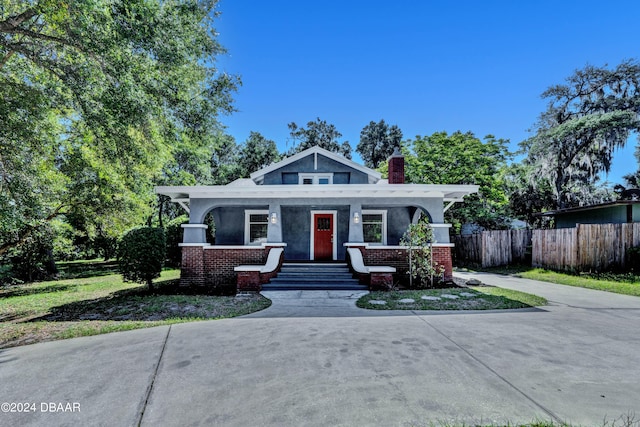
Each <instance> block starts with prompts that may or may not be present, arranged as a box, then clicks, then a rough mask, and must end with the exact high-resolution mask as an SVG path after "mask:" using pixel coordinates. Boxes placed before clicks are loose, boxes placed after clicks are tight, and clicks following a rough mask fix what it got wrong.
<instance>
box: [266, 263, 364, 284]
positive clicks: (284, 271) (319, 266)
mask: <svg viewBox="0 0 640 427" xmlns="http://www.w3.org/2000/svg"><path fill="white" fill-rule="evenodd" d="M262 289H263V290H367V286H364V285H361V284H360V283H359V282H358V280H357V279H354V278H353V275H352V274H351V272H350V271H349V267H348V266H347V264H343V263H340V264H337V263H333V264H329V263H284V264H283V265H282V268H281V269H280V272H279V273H278V275H277V276H276V277H274V278H273V279H271V281H270V282H269V283H267V284H264V285H262Z"/></svg>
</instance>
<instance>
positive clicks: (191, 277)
mask: <svg viewBox="0 0 640 427" xmlns="http://www.w3.org/2000/svg"><path fill="white" fill-rule="evenodd" d="M269 249H270V248H263V247H261V246H257V247H255V248H254V247H251V248H241V249H240V248H238V247H230V248H229V247H224V246H218V247H216V246H204V247H203V246H183V247H182V268H181V271H180V285H181V286H205V287H208V288H226V287H229V288H233V289H235V288H236V280H237V275H236V272H235V271H234V270H233V269H234V267H237V266H239V265H242V264H264V263H265V261H266V259H267V254H268V251H269Z"/></svg>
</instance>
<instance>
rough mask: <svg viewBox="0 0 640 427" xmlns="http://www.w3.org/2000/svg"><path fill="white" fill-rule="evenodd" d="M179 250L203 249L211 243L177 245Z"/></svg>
mask: <svg viewBox="0 0 640 427" xmlns="http://www.w3.org/2000/svg"><path fill="white" fill-rule="evenodd" d="M178 246H179V247H181V248H192V247H203V248H207V247H209V246H211V243H178Z"/></svg>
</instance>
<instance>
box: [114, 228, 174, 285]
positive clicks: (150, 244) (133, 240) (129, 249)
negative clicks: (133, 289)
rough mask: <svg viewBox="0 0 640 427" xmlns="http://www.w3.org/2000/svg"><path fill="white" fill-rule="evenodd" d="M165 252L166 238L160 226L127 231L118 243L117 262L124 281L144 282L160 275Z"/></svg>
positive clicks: (148, 282)
mask: <svg viewBox="0 0 640 427" xmlns="http://www.w3.org/2000/svg"><path fill="white" fill-rule="evenodd" d="M166 253H167V239H166V236H165V232H164V230H163V229H162V228H154V227H142V228H135V229H133V230H131V231H129V232H128V233H127V234H125V235H124V237H122V240H120V243H119V245H118V264H119V270H120V273H121V274H122V278H123V279H124V281H125V282H138V283H146V284H147V286H148V287H149V289H152V288H153V279H155V278H158V277H160V273H161V272H162V266H163V265H164V261H165V258H166Z"/></svg>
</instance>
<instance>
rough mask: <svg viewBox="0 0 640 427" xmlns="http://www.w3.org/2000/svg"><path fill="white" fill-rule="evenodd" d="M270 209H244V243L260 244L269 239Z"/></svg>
mask: <svg viewBox="0 0 640 427" xmlns="http://www.w3.org/2000/svg"><path fill="white" fill-rule="evenodd" d="M268 227H269V211H262V210H261V211H244V244H245V245H259V244H261V243H264V242H266V241H267V229H268Z"/></svg>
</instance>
